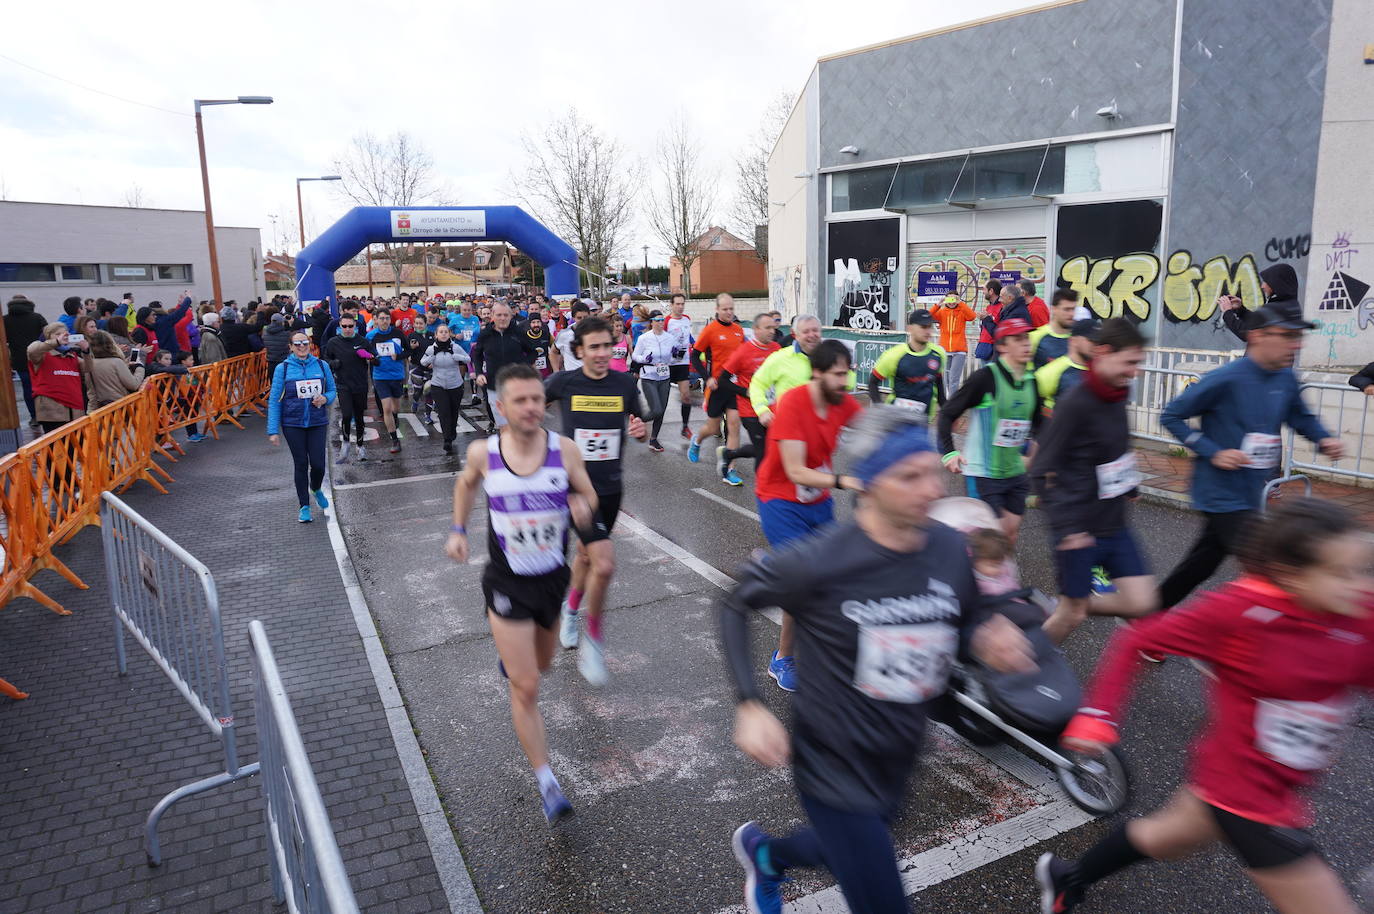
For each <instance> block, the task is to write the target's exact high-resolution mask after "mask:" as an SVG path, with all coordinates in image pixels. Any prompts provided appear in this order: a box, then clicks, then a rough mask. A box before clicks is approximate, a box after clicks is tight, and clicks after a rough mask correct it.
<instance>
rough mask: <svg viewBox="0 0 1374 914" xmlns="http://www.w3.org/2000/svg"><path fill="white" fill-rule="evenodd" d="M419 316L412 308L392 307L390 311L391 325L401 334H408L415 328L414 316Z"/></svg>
mask: <svg viewBox="0 0 1374 914" xmlns="http://www.w3.org/2000/svg"><path fill="white" fill-rule="evenodd" d="M418 316H419V312H417V311H416V310H415V309H414V308H393V309H392V311H391V326H392V327H395V328H396V330H397V331H399V332H400V333H401V334H402V335H409V334H410V333H411V332H413V331H414V330H415V318H416V317H418Z"/></svg>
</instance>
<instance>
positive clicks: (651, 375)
mask: <svg viewBox="0 0 1374 914" xmlns="http://www.w3.org/2000/svg"><path fill="white" fill-rule="evenodd" d="M639 372H640V374H641V375H643V376H644V377H646V378H648V379H649V380H651V381H664V380H667V378H668V366H667V365H645V366H644V367H643V368H641V369H640V370H639Z"/></svg>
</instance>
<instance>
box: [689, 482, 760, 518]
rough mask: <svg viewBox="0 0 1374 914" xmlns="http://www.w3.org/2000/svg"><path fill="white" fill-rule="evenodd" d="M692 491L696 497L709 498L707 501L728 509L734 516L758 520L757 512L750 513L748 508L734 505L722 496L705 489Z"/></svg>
mask: <svg viewBox="0 0 1374 914" xmlns="http://www.w3.org/2000/svg"><path fill="white" fill-rule="evenodd" d="M692 491H693V492H695V493H697V494H698V495H700V496H701V497H702V498H709V499H711V501H713V502H715V503H716V504H718V505H721V506H723V507H726V508H729V509H730V510H731V511H734V512H735V513H736V514H743V515H744V516H745V517H747V518H749V519H750V520H758V519H759V515H758V512H757V511H750V510H749V509H748V508H746V507H744V506H742V505H737V504H735V503H734V502H733V501H731V500H730V499H728V498H725V497H724V496H721V495H717V494H716V493H715V492H707V491H706V490H705V489H693V490H692Z"/></svg>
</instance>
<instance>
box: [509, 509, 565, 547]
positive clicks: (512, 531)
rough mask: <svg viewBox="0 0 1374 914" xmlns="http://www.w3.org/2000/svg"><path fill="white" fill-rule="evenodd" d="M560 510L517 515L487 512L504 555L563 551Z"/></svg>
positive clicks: (561, 515)
mask: <svg viewBox="0 0 1374 914" xmlns="http://www.w3.org/2000/svg"><path fill="white" fill-rule="evenodd" d="M563 518H564V514H563V512H562V511H537V512H528V513H522V514H517V515H510V514H505V513H500V512H496V511H493V512H491V529H492V531H493V532H495V533H496V535H497V537H498V538H499V539H500V541H501V546H502V548H503V549H504V550H505V553H506V555H508V556H510V557H512V558H515V557H517V556H519V557H522V558H523V557H528V556H544V555H552V554H554V553H555V552H556V553H558V554H560V555H561V554H562V552H563Z"/></svg>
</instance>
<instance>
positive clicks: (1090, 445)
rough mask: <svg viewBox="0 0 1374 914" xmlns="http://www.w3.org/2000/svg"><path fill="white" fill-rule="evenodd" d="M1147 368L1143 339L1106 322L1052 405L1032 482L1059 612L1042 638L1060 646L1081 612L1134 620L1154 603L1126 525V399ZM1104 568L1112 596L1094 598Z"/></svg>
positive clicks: (1129, 492) (1133, 473) (1130, 455)
mask: <svg viewBox="0 0 1374 914" xmlns="http://www.w3.org/2000/svg"><path fill="white" fill-rule="evenodd" d="M1144 360H1145V337H1144V336H1142V335H1141V333H1140V331H1139V330H1137V329H1136V328H1135V326H1133V325H1132V324H1131V322H1130V321H1128V320H1126V319H1125V318H1120V317H1118V318H1113V319H1112V320H1109V321H1105V322H1104V323H1103V325H1102V329H1101V331H1099V332H1098V335H1097V342H1096V344H1095V345H1094V346H1093V356H1092V362H1091V367H1090V368H1089V369H1088V371H1087V372H1086V373H1085V377H1084V380H1083V383H1082V384H1081V385H1079V386H1078V387H1076V388H1074V389H1073V390H1072V391H1070V392H1069V393H1068V395H1067V396H1065V397H1064V399H1063V400H1061V401H1060V402H1059V405H1058V407H1057V415H1056V416H1055V419H1054V421H1053V422H1050V423H1049V425H1048V427H1047V428H1046V429H1045V430H1044V432H1043V434H1042V435H1041V437H1040V438H1038V439H1037V441H1038V442H1039V445H1040V446H1039V448H1038V449H1037V451H1036V455H1035V460H1034V461H1033V462H1032V463H1031V468H1030V477H1031V480H1032V481H1033V482H1034V484H1035V491H1036V494H1037V495H1038V496H1039V497H1040V504H1041V507H1043V508H1044V509H1045V515H1046V517H1047V518H1048V520H1049V527H1050V533H1051V537H1052V539H1053V541H1054V543H1055V547H1054V558H1055V566H1056V569H1057V571H1058V575H1059V604H1058V606H1056V607H1055V610H1054V613H1053V614H1052V615H1051V616H1050V618H1049V619H1048V620H1047V621H1046V622H1045V634H1047V635H1049V637H1050V638H1051V639H1052V640H1053V641H1054V642H1055V643H1056V644H1062V643H1063V641H1064V639H1065V638H1067V637H1068V636H1069V634H1070V633H1071V632H1072V631H1073V630H1074V629H1075V628H1077V627H1078V626H1079V625H1080V624H1082V622H1083V620H1084V619H1085V618H1087V616H1088V613H1089V612H1091V613H1093V614H1094V615H1100V616H1118V617H1136V616H1143V615H1146V614H1148V613H1150V612H1153V611H1154V610H1155V608H1156V607H1157V606H1158V603H1159V596H1158V593H1157V592H1156V591H1155V582H1154V578H1153V577H1151V576H1150V574H1149V572H1148V570H1147V569H1146V564H1145V559H1144V557H1143V555H1142V553H1141V550H1140V546H1139V545H1138V544H1137V543H1136V540H1135V537H1134V536H1133V535H1132V534H1131V528H1130V526H1129V525H1128V522H1127V504H1126V503H1127V501H1128V500H1134V499H1135V498H1136V497H1137V496H1138V494H1139V492H1138V490H1137V486H1138V485H1139V483H1140V473H1139V472H1138V471H1137V470H1136V466H1135V450H1134V449H1133V448H1132V447H1131V427H1130V420H1129V419H1128V418H1127V416H1126V397H1127V395H1128V394H1129V392H1130V385H1131V380H1132V379H1134V378H1135V376H1136V375H1137V374H1139V372H1140V365H1141V363H1142V362H1144ZM1096 565H1101V566H1102V567H1103V568H1104V569H1106V572H1107V575H1108V576H1109V578H1110V579H1111V582H1112V584H1113V586H1114V588H1115V590H1114V592H1112V593H1106V594H1101V595H1099V596H1097V597H1095V598H1094V596H1093V567H1094V566H1096Z"/></svg>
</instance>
